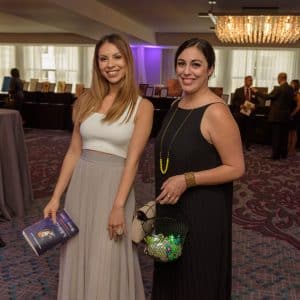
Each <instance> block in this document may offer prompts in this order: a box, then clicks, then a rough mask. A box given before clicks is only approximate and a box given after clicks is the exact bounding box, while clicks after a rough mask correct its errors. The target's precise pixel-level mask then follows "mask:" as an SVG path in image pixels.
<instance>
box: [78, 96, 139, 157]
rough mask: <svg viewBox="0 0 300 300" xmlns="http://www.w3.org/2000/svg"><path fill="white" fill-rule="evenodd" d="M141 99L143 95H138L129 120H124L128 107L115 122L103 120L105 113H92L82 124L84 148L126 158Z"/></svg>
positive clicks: (81, 132)
mask: <svg viewBox="0 0 300 300" xmlns="http://www.w3.org/2000/svg"><path fill="white" fill-rule="evenodd" d="M141 100H142V97H138V99H137V103H136V105H135V108H134V111H133V113H132V115H131V117H130V119H129V120H128V122H123V121H124V120H125V119H126V116H127V113H128V108H127V109H126V110H125V111H124V113H123V114H122V116H121V117H120V118H119V119H118V120H116V121H115V122H113V123H107V122H102V120H103V119H104V118H105V114H102V113H97V112H95V113H92V114H91V115H90V116H89V117H88V118H86V119H85V120H84V121H83V122H82V123H81V124H80V134H81V137H82V149H87V150H95V151H100V152H105V153H109V154H114V155H117V156H121V157H124V158H126V157H127V152H128V145H129V142H130V139H131V136H132V133H133V129H134V118H135V115H136V112H137V109H138V106H139V104H140V102H141ZM122 122H123V123H122Z"/></svg>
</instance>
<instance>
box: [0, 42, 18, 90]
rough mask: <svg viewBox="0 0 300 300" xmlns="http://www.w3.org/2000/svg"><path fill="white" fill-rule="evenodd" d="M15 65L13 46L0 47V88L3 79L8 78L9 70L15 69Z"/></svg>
mask: <svg viewBox="0 0 300 300" xmlns="http://www.w3.org/2000/svg"><path fill="white" fill-rule="evenodd" d="M15 63H16V61H15V46H1V45H0V88H1V87H2V83H3V77H4V76H10V69H11V68H14V67H16V65H15Z"/></svg>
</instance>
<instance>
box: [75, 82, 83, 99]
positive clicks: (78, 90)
mask: <svg viewBox="0 0 300 300" xmlns="http://www.w3.org/2000/svg"><path fill="white" fill-rule="evenodd" d="M83 92H84V84H82V83H77V84H76V85H75V96H76V98H78V97H79V96H80V95H81V94H82V93H83Z"/></svg>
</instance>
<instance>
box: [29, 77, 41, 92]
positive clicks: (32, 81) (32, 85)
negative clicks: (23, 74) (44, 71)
mask: <svg viewBox="0 0 300 300" xmlns="http://www.w3.org/2000/svg"><path fill="white" fill-rule="evenodd" d="M38 81H39V80H38V79H34V78H31V79H30V81H29V92H35V91H36V85H37V83H38Z"/></svg>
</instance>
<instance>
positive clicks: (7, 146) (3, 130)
mask: <svg viewBox="0 0 300 300" xmlns="http://www.w3.org/2000/svg"><path fill="white" fill-rule="evenodd" d="M32 202H33V194H32V187H31V178H30V172H29V166H28V156H27V148H26V145H25V140H24V132H23V124H22V117H21V115H20V113H19V112H18V111H16V110H11V109H0V215H1V217H4V218H5V219H7V220H10V219H11V218H12V217H13V216H17V217H21V216H24V215H25V212H26V211H27V209H29V207H30V206H31V204H32Z"/></svg>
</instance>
